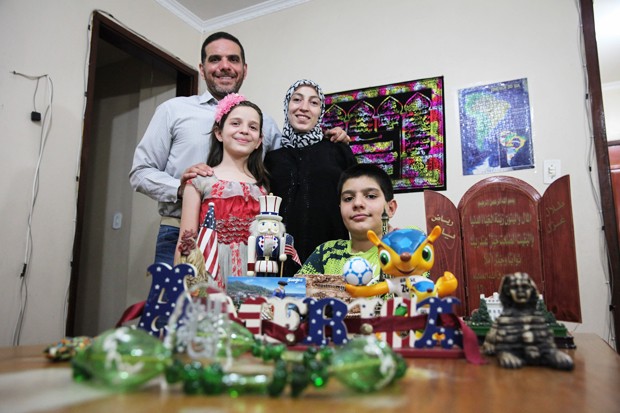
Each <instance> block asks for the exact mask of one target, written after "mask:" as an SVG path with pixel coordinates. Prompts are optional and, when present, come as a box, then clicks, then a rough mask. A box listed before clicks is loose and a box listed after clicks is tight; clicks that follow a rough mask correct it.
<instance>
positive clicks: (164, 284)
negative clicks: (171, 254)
mask: <svg viewBox="0 0 620 413" xmlns="http://www.w3.org/2000/svg"><path fill="white" fill-rule="evenodd" d="M147 271H148V273H149V274H151V277H152V279H153V282H152V283H151V289H150V291H149V296H148V298H147V300H146V303H145V305H144V310H143V312H142V317H140V321H139V323H138V326H139V327H140V328H142V329H143V330H146V331H147V332H148V333H149V334H151V335H153V336H155V337H159V338H161V337H164V336H165V335H166V325H167V324H168V319H169V318H170V315H171V314H172V312H173V311H174V307H175V305H176V302H177V299H178V298H179V295H180V294H181V293H182V292H183V290H184V288H185V286H184V283H183V280H184V279H185V277H188V276H189V277H195V276H196V271H195V269H194V266H192V265H189V264H179V265H177V266H175V267H174V268H173V267H171V266H170V265H168V264H165V263H162V262H159V263H155V264H153V265H151V266H149V268H148V270H147Z"/></svg>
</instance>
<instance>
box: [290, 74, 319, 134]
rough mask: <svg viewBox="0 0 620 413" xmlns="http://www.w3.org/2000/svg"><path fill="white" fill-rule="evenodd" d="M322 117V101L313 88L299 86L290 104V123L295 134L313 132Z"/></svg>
mask: <svg viewBox="0 0 620 413" xmlns="http://www.w3.org/2000/svg"><path fill="white" fill-rule="evenodd" d="M320 115H321V99H320V98H319V94H318V93H317V91H316V89H315V88H313V87H312V86H308V85H303V86H299V87H298V88H297V89H296V90H295V92H293V95H292V96H291V100H290V101H289V103H288V122H289V123H290V124H291V126H292V127H293V129H295V132H298V133H300V132H301V133H306V132H309V131H311V130H312V128H314V126H315V125H316V124H317V122H318V121H319V116H320Z"/></svg>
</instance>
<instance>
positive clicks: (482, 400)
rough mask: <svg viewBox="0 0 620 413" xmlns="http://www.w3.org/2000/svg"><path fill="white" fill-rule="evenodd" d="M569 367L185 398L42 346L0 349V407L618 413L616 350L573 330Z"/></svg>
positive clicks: (433, 372) (465, 371)
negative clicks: (79, 371) (127, 383)
mask: <svg viewBox="0 0 620 413" xmlns="http://www.w3.org/2000/svg"><path fill="white" fill-rule="evenodd" d="M575 344H576V345H577V349H576V350H566V351H567V353H569V354H570V355H571V356H572V357H573V359H574V361H575V370H574V371H572V372H563V371H555V370H552V369H549V368H545V367H526V368H523V369H520V370H506V369H502V368H500V367H499V366H498V365H497V364H496V363H497V361H496V360H495V359H494V358H489V361H490V362H489V364H486V365H482V366H476V365H472V364H468V363H467V362H466V361H465V360H464V359H458V360H454V359H451V360H438V359H409V363H410V369H409V370H408V373H407V376H406V377H405V378H404V379H403V380H402V381H400V382H399V383H398V384H396V385H395V386H393V387H390V388H388V389H385V390H383V391H381V392H378V393H374V394H364V395H360V394H354V393H350V392H347V391H346V390H343V388H342V387H341V386H340V385H339V384H337V383H335V382H330V384H329V386H328V387H327V388H325V389H321V390H315V389H312V390H308V391H306V392H305V393H304V394H303V395H302V397H301V398H299V399H292V398H291V397H290V396H283V397H280V398H277V399H271V398H269V397H267V396H264V397H263V396H242V397H239V398H237V399H233V398H230V397H228V396H218V397H207V396H185V395H184V394H182V393H181V391H180V390H178V389H176V388H169V389H162V388H160V385H159V384H154V385H150V386H148V387H147V388H145V389H142V390H141V391H140V392H137V393H128V394H123V393H120V394H119V393H113V392H110V391H107V390H105V389H101V388H93V387H91V386H87V385H83V384H77V383H74V382H73V381H72V379H71V369H70V367H69V366H68V364H67V363H50V362H48V361H47V360H46V359H45V358H44V357H43V355H42V353H41V351H42V348H43V347H42V346H26V347H16V348H2V349H0V412H2V413H4V412H7V413H8V412H11V413H19V412H31V411H48V412H80V413H97V412H105V413H121V412H145V413H147V412H148V413H153V412H167V413H171V412H183V413H222V412H235V413H253V412H257V413H280V412H282V413H288V412H292V413H305V412H311V413H321V412H325V411H332V412H333V413H347V412H352V413H362V412H373V413H385V412H416V413H418V412H420V413H422V412H433V413H441V412H447V411H452V412H477V413H479V412H501V413H510V412H519V413H527V412H544V413H549V412H620V356H619V355H618V354H617V353H616V352H614V351H613V349H611V348H610V347H609V346H608V345H607V344H606V343H605V342H604V341H603V340H602V339H600V338H599V337H598V336H596V335H593V334H577V335H575ZM41 409H42V410H41Z"/></svg>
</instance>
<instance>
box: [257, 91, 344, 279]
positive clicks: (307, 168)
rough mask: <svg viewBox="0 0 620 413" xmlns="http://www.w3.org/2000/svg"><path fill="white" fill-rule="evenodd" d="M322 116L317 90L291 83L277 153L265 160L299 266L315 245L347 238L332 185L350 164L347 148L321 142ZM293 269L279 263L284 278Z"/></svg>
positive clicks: (290, 264) (320, 95)
mask: <svg viewBox="0 0 620 413" xmlns="http://www.w3.org/2000/svg"><path fill="white" fill-rule="evenodd" d="M324 113H325V96H324V95H323V91H322V90H321V87H320V86H319V85H318V84H316V83H315V82H313V81H312V80H307V79H302V80H298V81H297V82H295V83H293V84H292V85H291V87H290V88H289V89H288V91H287V92H286V96H285V98H284V115H285V118H284V128H283V130H282V148H280V149H277V150H275V151H271V152H268V153H267V156H266V157H265V167H266V168H267V170H268V171H269V174H270V183H271V192H273V194H274V195H277V196H279V197H281V198H282V204H281V206H280V215H281V216H282V218H283V221H284V224H285V225H286V231H287V232H288V233H289V234H291V235H292V236H293V239H294V242H295V249H296V250H297V252H298V254H299V257H300V259H301V261H302V262H304V261H305V260H306V259H307V258H308V256H310V254H311V253H312V251H314V248H315V247H317V246H318V245H319V244H322V243H323V242H325V241H328V240H331V239H341V238H342V239H346V238H348V235H349V233H348V232H347V229H346V228H345V226H344V225H343V223H342V218H341V217H340V211H339V209H338V204H339V200H340V198H339V194H338V191H337V185H338V179H339V178H340V174H341V172H342V171H344V170H345V169H347V168H348V167H349V166H351V165H354V164H355V163H356V161H355V157H354V156H353V152H352V151H351V148H350V147H349V146H348V145H347V144H345V143H331V142H330V141H329V140H328V139H325V136H324V133H323V130H322V128H321V120H322V118H323V114H324ZM328 133H329V132H328ZM298 269H299V266H296V265H295V264H294V263H293V260H287V261H286V262H285V265H284V273H285V274H287V275H293V274H295V273H296V272H297V270H298Z"/></svg>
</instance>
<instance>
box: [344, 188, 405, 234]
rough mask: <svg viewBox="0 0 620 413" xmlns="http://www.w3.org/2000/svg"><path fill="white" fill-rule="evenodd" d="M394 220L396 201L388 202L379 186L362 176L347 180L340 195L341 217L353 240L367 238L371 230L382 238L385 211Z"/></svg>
mask: <svg viewBox="0 0 620 413" xmlns="http://www.w3.org/2000/svg"><path fill="white" fill-rule="evenodd" d="M384 210H385V212H387V214H388V217H390V218H392V216H393V215H394V212H395V211H396V201H395V200H391V201H389V202H388V201H386V200H385V196H384V195H383V191H381V187H379V184H378V183H377V182H376V181H375V180H374V179H372V178H369V177H367V176H360V177H358V178H351V179H349V180H347V181H346V182H345V183H344V185H343V186H342V192H341V194H340V215H342V221H343V222H344V225H345V227H347V229H348V230H349V232H350V233H351V237H353V238H366V234H367V232H368V230H369V229H372V230H373V231H374V232H375V233H377V234H378V235H379V236H381V234H382V232H381V230H382V224H383V222H382V221H381V216H382V215H383V211H384Z"/></svg>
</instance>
